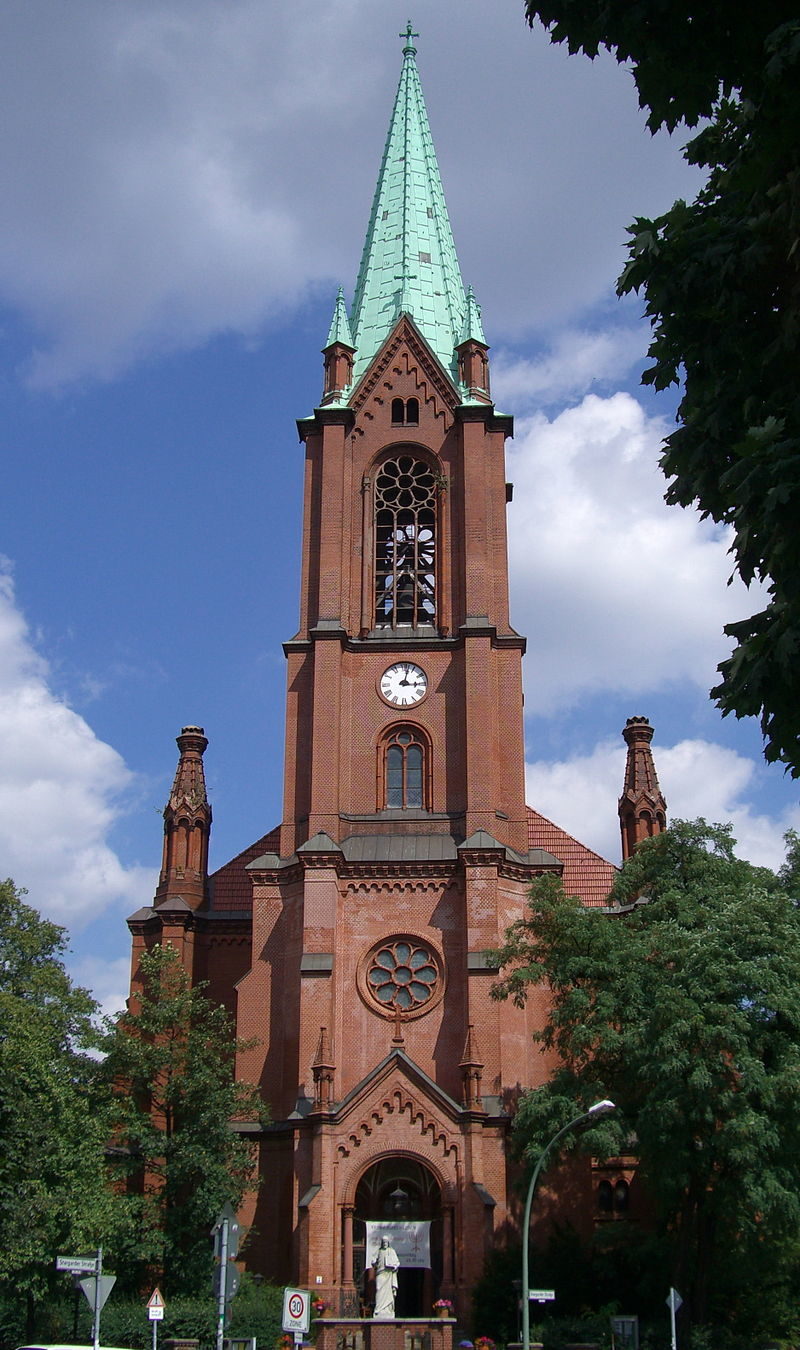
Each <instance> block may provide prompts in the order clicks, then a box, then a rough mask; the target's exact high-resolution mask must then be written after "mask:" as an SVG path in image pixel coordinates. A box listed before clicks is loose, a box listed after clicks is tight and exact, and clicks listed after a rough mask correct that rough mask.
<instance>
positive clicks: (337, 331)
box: [323, 286, 356, 351]
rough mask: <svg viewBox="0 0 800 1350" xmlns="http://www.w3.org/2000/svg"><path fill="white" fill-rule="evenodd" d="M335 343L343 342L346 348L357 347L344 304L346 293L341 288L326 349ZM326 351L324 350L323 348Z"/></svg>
mask: <svg viewBox="0 0 800 1350" xmlns="http://www.w3.org/2000/svg"><path fill="white" fill-rule="evenodd" d="M334 342H342V343H344V345H345V346H346V347H353V348H354V347H355V345H356V344H355V343H354V341H353V334H352V333H351V332H350V320H349V319H348V317H347V308H346V306H345V303H344V291H343V290H342V288H341V286H340V287H339V294H338V295H337V297H336V307H335V309H334V311H333V318H332V319H331V326H330V330H329V332H328V340H327V342H326V343H325V347H332V346H333V344H334ZM323 351H324V348H323Z"/></svg>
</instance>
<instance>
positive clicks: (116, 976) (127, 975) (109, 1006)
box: [69, 956, 131, 1017]
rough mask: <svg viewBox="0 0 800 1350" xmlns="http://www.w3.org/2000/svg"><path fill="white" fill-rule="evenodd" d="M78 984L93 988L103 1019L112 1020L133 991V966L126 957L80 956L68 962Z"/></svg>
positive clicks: (93, 994)
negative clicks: (131, 985)
mask: <svg viewBox="0 0 800 1350" xmlns="http://www.w3.org/2000/svg"><path fill="white" fill-rule="evenodd" d="M69 965H70V972H69V973H70V976H71V978H72V979H73V980H74V981H75V983H76V984H79V985H82V986H83V988H85V989H90V990H91V992H92V997H93V998H95V999H96V1000H97V1002H98V1003H99V1004H100V1016H101V1017H113V1016H114V1014H115V1013H118V1012H122V1011H123V1009H124V1008H125V1004H126V1000H127V998H128V993H129V991H130V979H131V963H130V958H129V957H127V956H120V957H117V958H115V959H111V960H105V959H103V958H102V957H99V956H84V957H79V958H78V959H77V960H73V961H71V962H70V963H69Z"/></svg>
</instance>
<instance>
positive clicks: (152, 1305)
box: [147, 1285, 164, 1350]
mask: <svg viewBox="0 0 800 1350" xmlns="http://www.w3.org/2000/svg"><path fill="white" fill-rule="evenodd" d="M147 1316H148V1317H149V1318H150V1321H151V1322H152V1323H153V1350H158V1324H159V1322H160V1321H161V1320H162V1318H163V1316H164V1299H163V1296H162V1293H161V1290H160V1289H159V1288H158V1285H156V1287H155V1289H154V1290H153V1292H152V1294H151V1295H150V1297H149V1299H148V1300H147Z"/></svg>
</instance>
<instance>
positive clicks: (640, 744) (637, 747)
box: [618, 717, 667, 861]
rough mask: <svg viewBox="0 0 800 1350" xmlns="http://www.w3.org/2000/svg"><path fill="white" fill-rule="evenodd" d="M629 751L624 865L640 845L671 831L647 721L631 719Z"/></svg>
mask: <svg viewBox="0 0 800 1350" xmlns="http://www.w3.org/2000/svg"><path fill="white" fill-rule="evenodd" d="M622 735H623V737H624V738H625V744H626V745H627V747H628V758H627V762H626V764H625V783H624V786H623V789H622V796H621V797H620V799H619V806H618V810H619V823H620V829H621V831H622V857H623V861H624V860H625V859H626V858H630V857H631V855H632V853H633V851H634V849H635V848H636V846H637V844H640V843H641V842H642V840H643V839H647V838H649V837H650V836H651V835H654V834H660V833H661V831H662V830H665V829H666V827H667V803H666V800H665V798H664V796H663V794H662V792H661V788H660V787H659V783H658V775H657V773H656V766H655V762H654V760H653V752H652V750H651V749H650V742H651V741H652V739H653V728H652V727H651V725H650V723H649V722H648V720H647V718H646V717H629V718H628V720H627V722H626V723H625V726H624V728H623V732H622Z"/></svg>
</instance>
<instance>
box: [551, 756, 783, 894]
mask: <svg viewBox="0 0 800 1350" xmlns="http://www.w3.org/2000/svg"><path fill="white" fill-rule="evenodd" d="M654 753H655V760H656V768H657V771H658V776H659V782H660V784H661V790H662V792H663V793H664V796H665V797H666V799H667V807H668V813H669V816H670V817H671V818H673V819H674V818H677V817H680V818H682V819H685V820H692V819H694V818H695V817H696V816H704V817H705V819H706V820H708V821H720V822H723V823H724V822H727V821H731V822H732V824H733V833H734V837H735V838H736V840H737V849H736V852H737V854H738V855H739V857H742V858H747V859H748V860H749V861H750V862H753V863H757V864H759V865H761V866H764V867H772V868H778V867H780V865H781V863H782V862H783V857H784V845H783V836H784V834H785V832H786V830H788V829H790V828H794V829H797V828H798V826H800V807H798V806H791V807H785V808H784V809H783V810H782V811H780V812H778V813H777V814H775V815H767V814H765V813H764V812H762V811H760V810H759V809H758V808H757V806H756V805H755V802H754V798H756V796H757V792H758V782H757V778H758V767H757V765H756V764H755V762H754V761H753V760H751V759H748V758H746V757H745V756H744V755H740V754H737V752H736V751H735V750H731V749H728V748H727V747H726V746H722V745H716V744H714V743H713V742H711V741H705V740H683V741H679V742H678V743H677V744H676V745H673V746H666V747H665V746H657V747H655V751H654ZM624 768H625V747H624V745H622V743H621V741H616V740H614V741H610V740H603V741H600V742H598V744H597V745H596V746H595V747H594V749H593V750H592V751H591V753H590V754H588V755H576V756H574V757H573V758H571V759H567V760H561V761H555V762H547V761H544V760H540V761H537V762H534V763H530V764H528V765H527V770H526V790H527V796H528V801H529V802H530V803H531V805H532V806H535V807H536V809H537V810H538V811H541V813H542V814H543V815H545V816H547V817H548V818H549V819H551V820H555V821H556V822H557V823H558V824H559V825H560V826H561V827H562V828H563V829H565V830H567V831H568V832H569V833H570V834H574V835H576V837H577V838H579V839H580V840H581V842H582V843H585V844H588V846H589V847H590V848H593V849H596V850H597V852H598V853H601V854H602V855H603V857H605V858H610V859H611V860H612V861H618V860H619V857H620V835H619V823H618V817H617V800H618V798H619V794H620V792H621V790H622V781H623V773H624Z"/></svg>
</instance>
